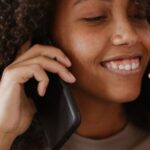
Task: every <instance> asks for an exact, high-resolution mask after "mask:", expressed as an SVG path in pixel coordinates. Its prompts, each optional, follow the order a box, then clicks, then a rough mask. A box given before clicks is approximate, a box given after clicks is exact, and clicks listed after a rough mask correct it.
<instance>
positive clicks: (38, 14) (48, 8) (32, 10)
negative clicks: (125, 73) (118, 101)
mask: <svg viewBox="0 0 150 150" xmlns="http://www.w3.org/2000/svg"><path fill="white" fill-rule="evenodd" d="M57 1H58V0H57ZM131 1H135V2H136V3H137V5H138V4H139V5H138V6H139V9H142V10H143V12H146V15H147V19H148V20H150V19H149V18H150V13H149V9H150V0H131ZM55 2H56V0H0V54H1V55H0V73H2V71H3V69H4V68H5V67H6V66H7V65H8V64H10V63H11V62H12V61H13V60H14V59H15V57H16V53H17V52H18V50H19V48H20V46H21V45H22V44H23V43H24V42H25V41H27V40H28V39H29V38H30V37H33V39H34V42H35V43H36V42H37V43H42V41H43V40H44V39H45V38H46V37H48V36H50V33H49V27H50V22H51V19H52V18H53V16H52V14H53V11H55V10H54V8H55V7H54V4H55ZM148 72H150V66H149V65H148V67H147V70H146V72H145V75H144V77H143V84H142V92H141V95H140V96H139V97H138V99H137V100H136V101H134V102H131V103H127V104H124V106H125V107H124V108H125V110H126V113H127V115H128V118H129V120H131V121H132V122H133V123H134V124H135V125H137V126H139V127H140V128H142V129H145V130H149V131H150V100H149V98H150V94H149V93H150V92H149V89H150V87H149V86H150V80H148V78H147V74H148ZM35 143H36V144H35ZM45 145H47V143H46V140H45V137H44V134H43V131H42V129H41V127H40V125H39V121H38V119H37V116H35V118H34V120H33V122H32V124H31V126H30V128H29V129H28V131H27V132H26V133H24V134H23V135H21V136H19V137H18V138H17V139H16V141H15V142H14V144H13V146H12V150H42V149H44V147H45Z"/></svg>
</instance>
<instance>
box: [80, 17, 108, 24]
mask: <svg viewBox="0 0 150 150" xmlns="http://www.w3.org/2000/svg"><path fill="white" fill-rule="evenodd" d="M106 19H107V16H93V17H87V18H83V20H84V21H86V22H89V23H100V22H103V21H105V20H106Z"/></svg>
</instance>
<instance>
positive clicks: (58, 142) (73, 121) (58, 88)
mask: <svg viewBox="0 0 150 150" xmlns="http://www.w3.org/2000/svg"><path fill="white" fill-rule="evenodd" d="M48 76H50V84H49V86H48V88H47V92H46V95H45V96H44V97H43V98H41V97H39V96H38V94H37V92H36V93H34V92H32V97H34V102H35V104H36V107H37V110H38V116H39V120H40V123H41V126H42V129H43V131H44V133H45V136H46V139H47V142H48V144H49V146H50V147H51V149H52V150H59V149H60V148H61V147H62V145H63V144H64V143H65V142H66V141H67V140H68V139H69V138H70V136H71V135H72V134H73V133H74V132H75V130H76V129H77V128H78V126H79V124H80V120H81V118H80V113H79V111H78V108H77V106H76V104H75V101H74V99H73V97H72V95H71V93H70V90H69V88H68V87H67V85H66V83H64V82H63V81H62V80H60V79H59V77H58V76H57V75H54V74H51V73H48ZM32 82H35V81H32ZM32 85H34V88H35V87H36V89H37V83H32ZM30 87H31V83H30ZM32 87H33V86H32ZM32 91H33V90H32ZM34 91H37V90H34Z"/></svg>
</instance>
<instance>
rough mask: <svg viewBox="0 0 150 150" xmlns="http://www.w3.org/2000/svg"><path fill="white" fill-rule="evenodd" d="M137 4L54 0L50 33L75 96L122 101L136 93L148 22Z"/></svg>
mask: <svg viewBox="0 0 150 150" xmlns="http://www.w3.org/2000/svg"><path fill="white" fill-rule="evenodd" d="M140 5H141V4H140ZM138 7H139V6H138V4H136V3H134V2H133V1H128V0H123V1H122V0H58V6H57V13H56V17H55V21H54V28H53V33H52V34H53V37H52V38H53V40H54V42H55V43H56V44H57V45H58V47H59V48H61V49H62V50H64V52H65V53H66V54H67V55H68V57H69V58H70V60H71V61H72V64H73V65H72V68H71V71H72V73H73V74H74V75H75V77H76V78H77V82H76V83H75V84H74V85H73V86H72V87H71V88H72V91H73V93H74V94H75V96H76V97H82V98H84V99H86V98H87V97H88V98H89V97H90V98H91V99H94V98H95V99H99V100H101V101H103V100H104V101H109V102H119V103H122V102H128V101H131V100H134V99H135V98H136V97H137V96H138V95H139V93H140V88H141V80H142V76H143V74H144V71H145V69H146V66H147V64H148V61H149V53H150V25H149V24H148V22H147V20H146V18H145V14H144V13H143V12H142V10H141V9H139V8H138Z"/></svg>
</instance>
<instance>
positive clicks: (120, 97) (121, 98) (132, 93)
mask: <svg viewBox="0 0 150 150" xmlns="http://www.w3.org/2000/svg"><path fill="white" fill-rule="evenodd" d="M140 91H141V89H140V88H134V89H132V90H130V89H126V90H123V91H121V90H120V91H118V92H115V93H113V94H112V95H111V101H114V102H117V103H127V102H131V101H134V100H136V99H137V98H138V96H139V95H140Z"/></svg>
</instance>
